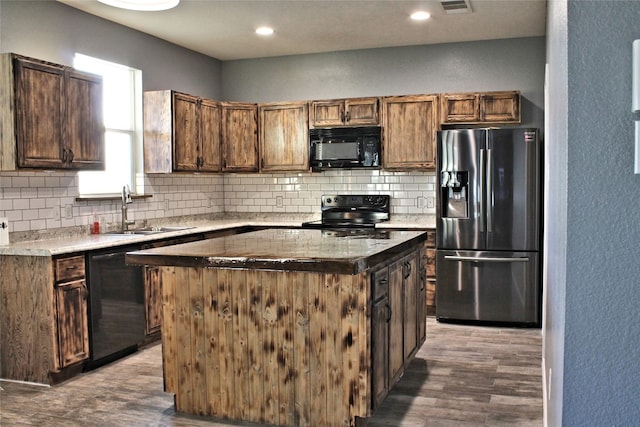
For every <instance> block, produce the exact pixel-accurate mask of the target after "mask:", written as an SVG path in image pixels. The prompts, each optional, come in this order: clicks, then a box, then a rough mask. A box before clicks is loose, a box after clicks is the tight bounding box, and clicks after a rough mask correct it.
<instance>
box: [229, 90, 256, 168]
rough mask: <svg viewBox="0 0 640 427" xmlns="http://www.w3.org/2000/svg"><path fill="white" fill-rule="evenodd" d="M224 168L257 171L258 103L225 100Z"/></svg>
mask: <svg viewBox="0 0 640 427" xmlns="http://www.w3.org/2000/svg"><path fill="white" fill-rule="evenodd" d="M221 106H222V126H221V140H222V142H221V144H222V171H223V172H258V170H259V154H258V106H257V104H248V103H240V102H223V103H221Z"/></svg>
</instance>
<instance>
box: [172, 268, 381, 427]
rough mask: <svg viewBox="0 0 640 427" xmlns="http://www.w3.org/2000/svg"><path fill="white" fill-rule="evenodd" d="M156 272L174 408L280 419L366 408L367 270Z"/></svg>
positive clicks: (316, 421) (327, 419)
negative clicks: (158, 275)
mask: <svg viewBox="0 0 640 427" xmlns="http://www.w3.org/2000/svg"><path fill="white" fill-rule="evenodd" d="M161 274H162V291H163V325H162V344H163V366H164V378H165V389H166V391H167V392H171V393H175V405H176V410H177V411H179V412H186V413H191V414H198V415H207V416H212V417H215V418H228V419H236V420H248V421H253V422H259V423H269V424H275V425H286V426H350V425H356V423H358V418H360V417H367V416H369V415H370V411H371V404H370V402H371V384H370V383H369V378H370V375H369V374H368V371H369V369H370V366H369V364H370V355H371V338H370V336H371V333H370V332H371V331H370V328H371V324H370V319H369V316H370V313H368V310H369V309H368V303H369V301H370V299H371V293H370V289H369V281H368V274H367V272H362V273H359V274H356V275H346V274H325V273H309V272H290V271H265V270H234V269H203V268H192V267H162V268H161Z"/></svg>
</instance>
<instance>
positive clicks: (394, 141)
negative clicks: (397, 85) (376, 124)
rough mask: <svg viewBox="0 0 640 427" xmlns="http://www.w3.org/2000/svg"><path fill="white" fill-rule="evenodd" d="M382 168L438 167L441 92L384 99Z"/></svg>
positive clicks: (412, 168) (411, 168)
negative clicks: (437, 145)
mask: <svg viewBox="0 0 640 427" xmlns="http://www.w3.org/2000/svg"><path fill="white" fill-rule="evenodd" d="M382 109H383V119H382V126H383V128H382V138H383V140H382V141H383V142H382V167H383V168H384V169H390V170H414V169H435V167H436V136H437V134H436V133H437V131H438V129H439V124H438V95H411V96H393V97H385V98H383V99H382Z"/></svg>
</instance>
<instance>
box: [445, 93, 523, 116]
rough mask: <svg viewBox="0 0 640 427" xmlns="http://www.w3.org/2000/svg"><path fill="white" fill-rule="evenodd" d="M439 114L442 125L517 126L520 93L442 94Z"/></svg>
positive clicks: (519, 114)
mask: <svg viewBox="0 0 640 427" xmlns="http://www.w3.org/2000/svg"><path fill="white" fill-rule="evenodd" d="M441 113H442V115H441V121H442V123H443V124H458V123H464V124H484V123H489V124H491V123H504V124H518V123H520V122H521V113H520V92H518V91H505V92H483V93H443V94H442V95H441Z"/></svg>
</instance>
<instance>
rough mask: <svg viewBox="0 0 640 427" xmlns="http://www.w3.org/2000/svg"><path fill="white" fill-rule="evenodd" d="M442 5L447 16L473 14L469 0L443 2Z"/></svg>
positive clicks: (445, 0)
mask: <svg viewBox="0 0 640 427" xmlns="http://www.w3.org/2000/svg"><path fill="white" fill-rule="evenodd" d="M440 4H441V5H442V8H443V9H444V13H446V14H451V13H470V12H471V4H469V0H442V1H441V2H440Z"/></svg>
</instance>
